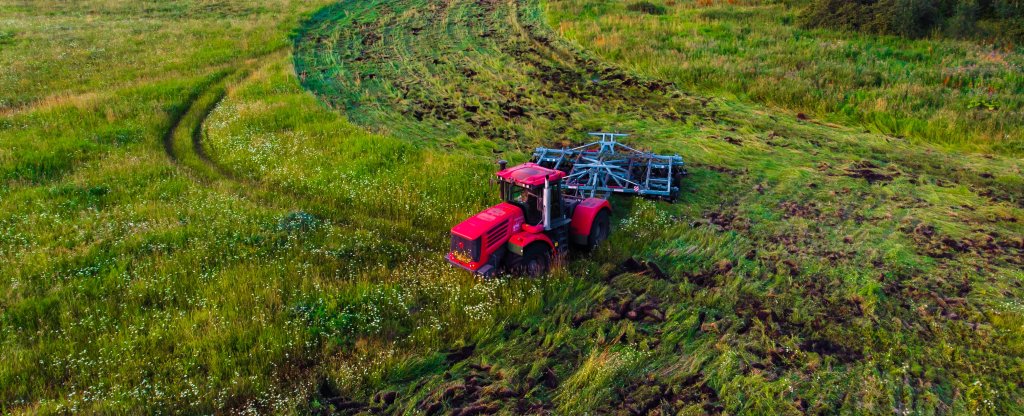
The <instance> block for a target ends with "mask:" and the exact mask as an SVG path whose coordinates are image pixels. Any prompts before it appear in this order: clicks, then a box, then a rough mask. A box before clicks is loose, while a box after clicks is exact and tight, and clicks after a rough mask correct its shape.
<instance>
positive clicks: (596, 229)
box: [586, 209, 611, 250]
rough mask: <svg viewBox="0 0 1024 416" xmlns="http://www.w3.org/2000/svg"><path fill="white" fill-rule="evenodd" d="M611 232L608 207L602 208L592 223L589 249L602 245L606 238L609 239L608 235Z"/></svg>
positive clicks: (588, 240)
mask: <svg viewBox="0 0 1024 416" xmlns="http://www.w3.org/2000/svg"><path fill="white" fill-rule="evenodd" d="M610 233H611V219H610V216H609V215H608V210H607V209H602V210H601V212H598V213H597V216H596V217H594V222H593V223H592V224H590V235H589V236H587V247H586V248H587V250H594V249H596V248H597V246H599V245H601V243H603V242H604V241H605V240H607V239H608V235H609V234H610Z"/></svg>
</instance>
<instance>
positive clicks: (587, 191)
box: [533, 133, 686, 202]
mask: <svg viewBox="0 0 1024 416" xmlns="http://www.w3.org/2000/svg"><path fill="white" fill-rule="evenodd" d="M588 134H589V135H591V136H594V137H597V138H598V141H596V142H593V143H587V144H585V145H582V146H578V147H573V148H562V149H548V148H544V147H538V148H537V150H535V151H534V152H533V159H534V162H535V163H537V164H539V165H541V166H544V167H547V168H551V169H560V170H563V171H566V172H568V176H566V177H565V179H563V184H564V186H565V188H566V189H570V190H575V191H576V192H577V194H578V195H582V196H585V197H594V196H598V195H603V196H605V197H607V196H608V195H610V194H612V193H621V194H632V195H638V196H642V197H646V198H653V199H663V200H666V201H669V202H671V201H674V200H675V199H676V197H677V196H679V186H678V185H679V183H678V182H679V181H680V180H681V179H682V176H683V175H686V170H685V169H683V158H682V157H680V156H679V155H673V156H662V155H656V154H654V153H650V152H643V151H640V150H636V149H634V148H632V147H629V146H626V145H624V144H622V143H619V142H618V141H616V138H619V137H626V136H628V135H627V134H620V133H588Z"/></svg>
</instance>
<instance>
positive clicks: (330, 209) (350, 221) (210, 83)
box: [163, 49, 427, 244]
mask: <svg viewBox="0 0 1024 416" xmlns="http://www.w3.org/2000/svg"><path fill="white" fill-rule="evenodd" d="M285 53H286V50H284V49H282V50H279V51H275V52H271V53H269V54H266V55H262V56H259V57H256V58H252V59H249V60H247V61H245V62H243V63H242V64H240V65H238V66H237V67H235V68H233V69H227V70H222V71H219V72H217V73H215V74H212V75H211V76H209V77H208V78H207V79H205V80H204V82H202V83H201V84H200V85H199V86H198V87H197V88H196V89H194V90H193V91H192V92H191V94H190V95H189V96H188V99H187V101H186V103H187V104H186V105H185V108H184V109H183V110H182V111H181V112H180V113H178V114H176V115H175V116H174V117H172V123H171V126H170V128H169V129H168V130H167V133H166V134H165V135H164V138H163V147H164V151H165V152H166V154H167V157H168V159H170V160H171V162H172V163H174V164H176V165H177V166H179V167H181V168H183V169H184V171H185V172H186V174H187V175H188V176H189V177H190V178H192V179H193V180H194V181H196V182H197V183H199V184H201V185H203V186H204V187H207V188H209V189H212V190H215V191H217V192H221V193H224V194H227V195H232V196H234V197H237V198H239V199H242V200H246V201H250V202H252V203H254V204H255V205H258V206H261V207H264V208H267V209H271V210H276V211H280V212H283V213H289V214H283V215H285V216H284V217H283V218H284V219H282V221H286V220H287V218H290V217H291V216H295V215H307V214H311V215H313V216H314V217H316V218H319V219H325V220H329V221H330V223H331V224H333V225H335V226H344V225H348V226H353V225H358V224H361V223H363V222H367V221H369V222H386V221H387V218H385V217H384V216H382V215H378V214H377V213H373V212H352V210H350V209H346V208H345V207H344V206H342V205H341V202H339V201H335V200H332V199H331V198H325V197H318V196H316V195H313V194H312V193H309V192H305V191H303V190H301V189H294V188H292V187H286V186H280V185H278V184H273V183H268V182H266V181H262V180H260V179H253V178H249V177H246V176H244V175H240V174H238V173H237V172H235V171H234V170H232V169H231V168H228V167H226V166H224V165H222V164H221V163H218V161H217V160H216V158H215V157H212V156H211V155H210V154H208V152H207V149H206V147H205V145H204V139H205V134H206V133H205V132H206V129H205V124H206V122H207V119H208V118H209V117H210V116H211V114H212V113H213V112H214V110H215V109H216V108H217V107H218V106H219V105H221V103H222V102H223V101H224V100H225V99H227V98H228V97H229V96H230V93H229V91H230V90H231V89H233V88H235V87H237V86H239V85H244V84H246V83H247V82H248V81H249V80H251V78H252V77H253V76H255V74H256V73H258V72H259V71H260V70H262V69H265V68H266V67H267V66H269V65H272V64H273V62H274V61H275V60H280V59H283V57H284V56H285ZM384 230H385V232H386V233H387V234H388V235H389V236H390V238H395V239H398V238H401V239H404V240H410V239H411V240H413V241H416V242H417V243H418V244H427V243H426V241H427V240H426V237H424V236H423V235H422V234H421V233H417V232H415V231H413V230H408V229H405V228H402V227H396V226H394V225H392V226H390V227H384Z"/></svg>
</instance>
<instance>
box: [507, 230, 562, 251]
mask: <svg viewBox="0 0 1024 416" xmlns="http://www.w3.org/2000/svg"><path fill="white" fill-rule="evenodd" d="M538 241H543V242H544V244H547V246H548V248H550V249H551V252H554V251H555V244H554V243H553V242H551V238H549V237H548V236H547V235H546V234H544V233H531V232H526V231H520V232H518V233H515V234H512V238H509V239H508V249H509V251H511V252H513V253H516V254H518V255H520V256H521V255H523V249H525V248H526V246H528V245H530V244H533V243H536V242H538Z"/></svg>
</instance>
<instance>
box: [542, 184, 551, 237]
mask: <svg viewBox="0 0 1024 416" xmlns="http://www.w3.org/2000/svg"><path fill="white" fill-rule="evenodd" d="M543 210H544V212H543V213H542V216H543V218H544V229H545V230H550V229H551V181H550V180H549V178H548V177H547V176H545V177H544V202H543Z"/></svg>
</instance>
